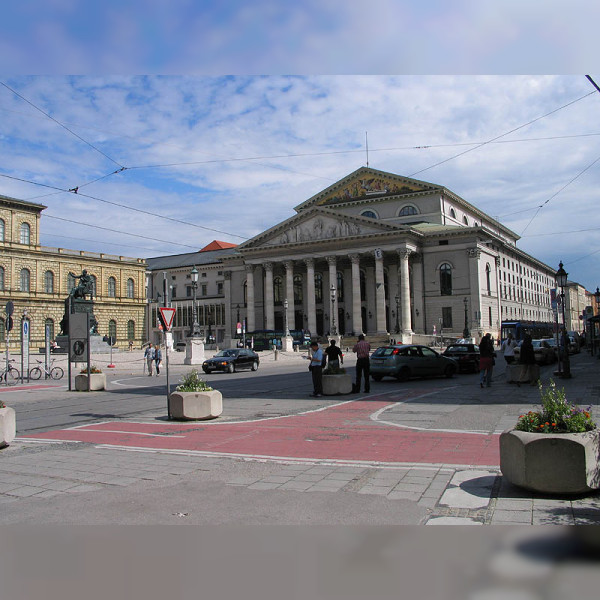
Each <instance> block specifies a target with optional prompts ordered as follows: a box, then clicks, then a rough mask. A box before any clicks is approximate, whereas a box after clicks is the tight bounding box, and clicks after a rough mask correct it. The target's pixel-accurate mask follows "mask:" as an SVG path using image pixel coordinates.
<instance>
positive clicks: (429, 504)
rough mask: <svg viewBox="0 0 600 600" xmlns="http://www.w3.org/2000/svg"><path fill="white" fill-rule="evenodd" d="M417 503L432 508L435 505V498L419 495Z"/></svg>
mask: <svg viewBox="0 0 600 600" xmlns="http://www.w3.org/2000/svg"><path fill="white" fill-rule="evenodd" d="M417 504H418V505H419V506H424V507H425V508H434V507H435V506H436V505H437V499H436V498H425V497H421V499H420V500H419V501H418V502H417Z"/></svg>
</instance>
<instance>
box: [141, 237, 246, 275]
mask: <svg viewBox="0 0 600 600" xmlns="http://www.w3.org/2000/svg"><path fill="white" fill-rule="evenodd" d="M209 245H210V244H209ZM235 248H236V247H235V245H234V247H233V248H224V249H221V250H208V251H207V250H199V251H198V252H189V253H187V254H172V255H170V256H155V257H153V258H147V259H146V263H147V264H148V270H150V271H161V270H163V269H177V268H182V267H190V268H191V267H193V266H194V265H195V266H197V267H198V266H200V265H211V264H218V263H221V262H222V261H223V259H224V258H227V257H230V256H233V255H235V254H236V250H235Z"/></svg>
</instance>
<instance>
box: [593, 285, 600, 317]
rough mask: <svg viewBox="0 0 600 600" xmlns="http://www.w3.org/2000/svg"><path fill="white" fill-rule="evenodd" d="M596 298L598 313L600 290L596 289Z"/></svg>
mask: <svg viewBox="0 0 600 600" xmlns="http://www.w3.org/2000/svg"><path fill="white" fill-rule="evenodd" d="M594 298H595V299H596V311H598V309H600V289H598V288H596V291H595V293H594Z"/></svg>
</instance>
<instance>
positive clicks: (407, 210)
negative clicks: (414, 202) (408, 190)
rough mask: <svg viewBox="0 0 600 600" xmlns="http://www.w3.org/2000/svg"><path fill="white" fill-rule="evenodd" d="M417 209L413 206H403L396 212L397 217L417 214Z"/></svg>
mask: <svg viewBox="0 0 600 600" xmlns="http://www.w3.org/2000/svg"><path fill="white" fill-rule="evenodd" d="M418 214H419V211H418V210H417V209H416V208H415V207H414V206H403V207H402V208H401V209H400V212H399V213H398V216H399V217H409V216H411V215H418Z"/></svg>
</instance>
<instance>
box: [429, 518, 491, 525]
mask: <svg viewBox="0 0 600 600" xmlns="http://www.w3.org/2000/svg"><path fill="white" fill-rule="evenodd" d="M425 525H483V522H482V521H478V520H476V519H469V518H468V517H431V518H430V519H428V520H427V522H426V523H425Z"/></svg>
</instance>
